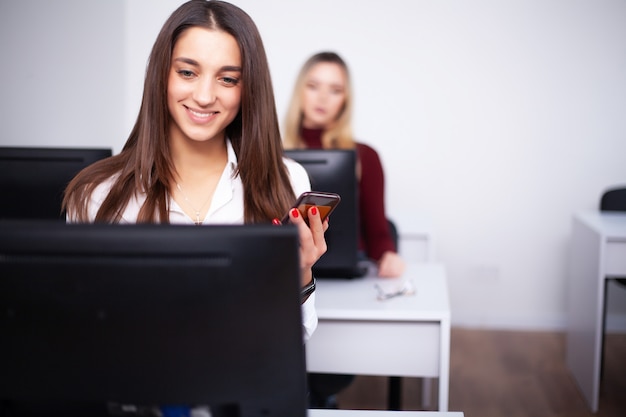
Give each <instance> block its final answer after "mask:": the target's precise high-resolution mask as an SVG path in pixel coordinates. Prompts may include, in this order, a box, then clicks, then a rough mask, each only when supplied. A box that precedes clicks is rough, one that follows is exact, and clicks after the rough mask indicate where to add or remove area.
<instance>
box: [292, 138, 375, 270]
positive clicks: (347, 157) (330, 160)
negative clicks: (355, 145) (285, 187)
mask: <svg viewBox="0 0 626 417" xmlns="http://www.w3.org/2000/svg"><path fill="white" fill-rule="evenodd" d="M285 155H286V156H287V157H288V158H291V159H293V160H295V161H297V162H299V163H300V164H301V165H302V166H303V167H304V169H306V171H307V173H308V174H309V178H310V180H311V189H312V190H313V191H327V192H333V193H337V194H339V195H340V196H341V203H340V204H339V206H337V208H336V209H335V211H333V213H332V214H331V216H330V228H329V229H328V231H327V232H326V235H325V237H326V243H327V245H328V250H327V252H326V253H325V254H324V255H323V256H322V257H321V258H320V260H319V261H318V262H317V263H316V264H315V266H314V267H313V273H314V274H315V275H316V276H318V277H329V278H354V277H358V276H362V275H363V273H364V269H363V267H362V266H360V265H359V258H358V246H359V244H358V242H359V232H358V227H359V217H358V213H359V211H358V201H359V199H358V181H357V177H356V151H354V150H344V149H292V150H286V151H285Z"/></svg>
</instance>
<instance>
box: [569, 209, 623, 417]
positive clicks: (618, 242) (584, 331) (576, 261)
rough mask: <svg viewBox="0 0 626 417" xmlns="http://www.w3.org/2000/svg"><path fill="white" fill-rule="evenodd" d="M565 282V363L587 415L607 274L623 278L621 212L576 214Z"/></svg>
mask: <svg viewBox="0 0 626 417" xmlns="http://www.w3.org/2000/svg"><path fill="white" fill-rule="evenodd" d="M570 256H571V258H570V269H569V271H568V272H569V282H568V295H567V297H568V298H567V303H568V304H567V306H568V313H567V315H568V323H567V340H566V344H567V345H566V347H567V353H566V360H567V365H568V367H569V369H570V370H571V372H572V374H573V375H574V378H575V379H576V382H577V383H578V386H579V388H580V390H581V391H582V393H583V395H584V397H585V399H586V400H587V403H588V404H589V406H590V408H591V411H592V412H594V413H595V412H596V411H597V410H598V396H599V391H600V372H601V366H602V363H601V362H602V361H601V357H602V349H603V347H602V339H603V336H604V303H605V285H606V282H605V281H606V277H607V275H613V276H616V275H622V276H626V214H624V213H618V212H598V211H594V212H584V213H577V214H576V215H575V216H574V220H573V229H572V246H571V253H570Z"/></svg>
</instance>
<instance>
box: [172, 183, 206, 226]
mask: <svg viewBox="0 0 626 417" xmlns="http://www.w3.org/2000/svg"><path fill="white" fill-rule="evenodd" d="M176 188H178V191H180V193H181V194H182V196H183V198H184V199H185V202H186V203H187V205H188V206H189V208H190V209H191V210H193V212H194V213H195V214H196V220H195V222H194V223H195V224H196V226H199V225H201V224H202V220H201V219H200V212H201V211H202V208H203V207H204V206H205V205H206V203H208V202H209V200H210V199H211V196H210V195H209V197H207V199H206V200H205V201H204V203H202V205H201V206H200V208H199V209H196V208H195V207H194V206H193V204H191V201H190V200H189V198H188V197H187V193H185V191H184V190H183V187H182V186H181V185H180V184H179V183H176Z"/></svg>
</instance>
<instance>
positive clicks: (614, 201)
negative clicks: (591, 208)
mask: <svg viewBox="0 0 626 417" xmlns="http://www.w3.org/2000/svg"><path fill="white" fill-rule="evenodd" d="M600 210H601V211H626V186H625V187H622V188H611V189H609V190H607V191H605V192H604V194H602V198H601V199H600Z"/></svg>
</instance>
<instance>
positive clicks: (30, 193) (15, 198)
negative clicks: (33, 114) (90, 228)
mask: <svg viewBox="0 0 626 417" xmlns="http://www.w3.org/2000/svg"><path fill="white" fill-rule="evenodd" d="M111 154H112V152H111V149H107V148H35V147H33V148H26V147H0V194H1V195H2V196H3V204H2V205H0V218H5V219H7V218H8V219H58V220H64V219H65V215H64V213H63V212H62V211H61V202H62V201H63V192H64V191H65V187H66V186H67V184H68V183H69V182H70V181H71V180H72V178H74V176H75V175H76V174H77V173H78V172H79V171H80V170H81V169H83V168H85V167H86V166H88V165H90V164H92V163H94V162H96V161H98V160H100V159H103V158H106V157H108V156H111Z"/></svg>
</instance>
